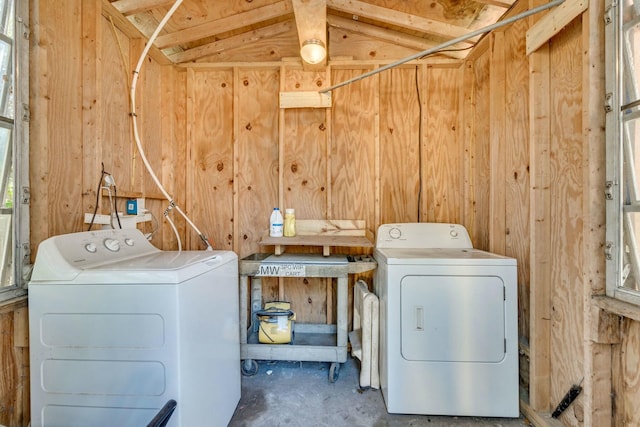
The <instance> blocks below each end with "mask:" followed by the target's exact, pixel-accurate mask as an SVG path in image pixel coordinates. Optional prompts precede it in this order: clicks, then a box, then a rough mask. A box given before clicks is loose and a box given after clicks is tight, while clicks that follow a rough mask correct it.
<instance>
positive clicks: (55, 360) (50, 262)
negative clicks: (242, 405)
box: [29, 229, 240, 427]
mask: <svg viewBox="0 0 640 427" xmlns="http://www.w3.org/2000/svg"><path fill="white" fill-rule="evenodd" d="M238 295H239V292H238V257H237V255H236V254H235V253H234V252H231V251H182V252H171V251H161V250H159V249H157V248H155V247H154V246H153V245H151V244H150V243H149V242H148V241H147V240H146V238H145V237H144V236H143V234H142V233H141V232H140V231H139V230H137V229H122V230H100V231H91V232H81V233H73V234H66V235H61V236H55V237H51V238H49V239H47V240H45V241H43V242H42V243H40V246H39V247H38V253H37V256H36V261H35V266H34V270H33V274H32V277H31V281H30V283H29V326H30V328H29V329H30V358H31V426H33V427H87V426H92V427H113V426H121V427H124V426H131V427H134V426H135V427H139V426H145V425H147V424H148V423H149V422H150V421H151V420H152V419H153V417H154V416H155V415H156V414H157V413H158V412H159V410H160V409H161V408H162V407H163V405H164V404H165V403H166V402H168V401H169V400H175V401H176V402H177V406H176V409H175V412H173V414H172V416H171V418H170V419H169V422H168V424H167V426H168V427H178V426H181V427H191V426H226V425H227V424H228V422H229V420H230V419H231V417H232V415H233V412H234V410H235V408H236V405H237V404H238V401H239V399H240V331H239V314H238V307H239V300H238Z"/></svg>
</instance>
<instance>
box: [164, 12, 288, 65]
mask: <svg viewBox="0 0 640 427" xmlns="http://www.w3.org/2000/svg"><path fill="white" fill-rule="evenodd" d="M293 27H294V24H293V22H292V21H291V20H289V21H284V22H279V23H277V24H272V25H269V26H266V27H263V28H259V29H256V30H252V31H249V32H246V33H242V34H238V35H236V36H232V37H228V38H225V39H223V40H218V41H215V42H213V43H208V44H205V45H202V46H198V47H194V48H191V49H186V50H184V51H182V52H177V53H175V54H172V55H168V58H169V60H170V61H171V62H173V63H175V64H180V63H184V62H189V61H196V60H198V59H200V58H204V57H207V56H211V55H215V54H217V53H221V52H224V51H226V50H230V49H235V48H238V47H241V46H245V45H247V44H248V43H255V42H257V41H259V40H264V39H268V38H271V37H274V36H277V35H279V34H283V33H287V32H290V31H292V30H293Z"/></svg>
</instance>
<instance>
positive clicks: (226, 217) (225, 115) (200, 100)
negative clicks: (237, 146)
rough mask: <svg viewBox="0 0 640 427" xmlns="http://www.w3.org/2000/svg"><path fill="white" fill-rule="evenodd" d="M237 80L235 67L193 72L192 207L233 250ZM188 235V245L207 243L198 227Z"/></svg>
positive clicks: (202, 225)
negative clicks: (234, 98)
mask: <svg viewBox="0 0 640 427" xmlns="http://www.w3.org/2000/svg"><path fill="white" fill-rule="evenodd" d="M233 83H234V77H233V71H232V70H204V71H191V70H190V71H188V75H187V97H188V98H187V126H186V127H187V141H188V143H187V144H188V145H187V164H186V174H187V188H186V200H187V202H186V206H187V212H188V215H189V217H190V218H191V221H193V222H194V223H195V224H196V225H197V227H198V229H200V231H201V232H202V233H204V234H206V235H207V236H208V237H209V238H210V239H211V240H212V242H213V244H214V246H215V248H216V249H222V250H231V249H233V240H234V236H233V219H234V212H233V206H234V203H233V180H234V170H233V169H234V157H233V150H234V132H233V129H234V128H233V94H234V90H235V89H234V84H233ZM173 215H174V216H175V214H173ZM187 235H188V236H189V237H188V242H187V247H188V248H190V249H198V248H202V242H201V241H200V238H199V237H198V236H197V235H196V233H195V232H194V231H193V229H192V228H189V229H188V234H187Z"/></svg>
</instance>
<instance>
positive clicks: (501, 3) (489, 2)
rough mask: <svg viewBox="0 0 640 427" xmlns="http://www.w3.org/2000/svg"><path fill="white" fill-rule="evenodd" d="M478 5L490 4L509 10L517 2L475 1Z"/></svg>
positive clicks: (513, 0)
mask: <svg viewBox="0 0 640 427" xmlns="http://www.w3.org/2000/svg"><path fill="white" fill-rule="evenodd" d="M474 1H475V2H476V3H481V4H488V5H490V6H498V7H503V8H505V9H509V8H510V7H511V6H513V4H514V3H515V0H474Z"/></svg>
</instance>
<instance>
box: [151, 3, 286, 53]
mask: <svg viewBox="0 0 640 427" xmlns="http://www.w3.org/2000/svg"><path fill="white" fill-rule="evenodd" d="M289 13H291V6H290V3H289V2H287V1H279V2H277V3H273V4H270V5H268V6H262V7H258V8H255V9H252V10H248V11H246V12H242V13H238V14H236V15H231V16H227V17H224V18H220V19H216V20H215V21H211V22H207V23H205V24H200V25H196V26H194V27H190V28H185V29H184V30H180V31H175V32H173V33H168V34H164V35H161V36H158V38H157V39H156V42H155V46H156V47H157V48H158V49H165V48H168V47H173V46H178V45H181V44H184V43H188V42H193V41H196V40H200V39H204V38H206V37H212V36H215V35H216V34H221V33H224V32H227V31H233V30H237V29H238V28H243V27H246V26H248V25H253V24H257V23H260V22H264V21H267V20H269V19H274V18H279V17H281V16H284V15H287V14H289Z"/></svg>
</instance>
